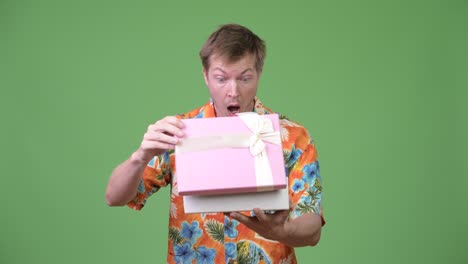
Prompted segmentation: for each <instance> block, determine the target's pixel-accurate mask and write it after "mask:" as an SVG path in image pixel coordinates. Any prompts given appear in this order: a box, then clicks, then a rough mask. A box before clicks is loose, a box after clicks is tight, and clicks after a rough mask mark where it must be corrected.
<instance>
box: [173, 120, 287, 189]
mask: <svg viewBox="0 0 468 264" xmlns="http://www.w3.org/2000/svg"><path fill="white" fill-rule="evenodd" d="M255 115H256V114H255ZM258 117H261V118H266V119H268V120H271V123H272V127H273V129H274V131H276V132H279V119H278V115H277V114H271V115H258ZM182 121H183V122H184V124H185V128H184V133H185V137H184V138H183V140H182V141H181V142H180V143H179V144H178V145H177V146H176V149H175V154H176V155H175V162H176V178H177V189H178V192H179V195H208V194H210V195H212V194H228V193H246V192H258V191H267V190H277V189H283V188H285V187H286V175H285V168H284V160H283V150H282V145H281V138H280V135H279V133H277V137H279V138H278V141H279V144H274V143H270V142H268V141H265V140H262V141H263V143H264V144H265V151H266V152H264V153H266V156H267V157H266V159H267V162H269V167H270V169H271V178H270V177H268V179H269V180H267V181H263V180H260V181H259V179H258V178H257V176H258V175H257V173H256V171H255V166H256V161H255V158H254V156H253V154H252V153H251V151H250V148H249V147H219V146H220V145H219V144H218V142H219V140H220V138H225V137H229V136H231V135H238V134H244V135H246V134H249V135H255V133H253V132H252V130H250V129H249V127H248V126H247V125H246V123H244V121H243V120H242V119H241V118H240V117H239V116H234V117H217V118H201V119H184V120H182ZM202 140H204V141H202ZM189 142H192V143H195V144H197V143H198V145H199V146H198V148H197V149H196V150H193V149H192V150H190V151H187V150H186V148H188V145H189ZM200 142H202V143H200ZM262 179H263V178H262Z"/></svg>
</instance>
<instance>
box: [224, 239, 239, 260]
mask: <svg viewBox="0 0 468 264" xmlns="http://www.w3.org/2000/svg"><path fill="white" fill-rule="evenodd" d="M224 249H225V252H224V253H225V256H226V261H225V262H226V263H228V262H229V260H230V259H236V258H237V249H236V244H234V243H226V244H225V245H224Z"/></svg>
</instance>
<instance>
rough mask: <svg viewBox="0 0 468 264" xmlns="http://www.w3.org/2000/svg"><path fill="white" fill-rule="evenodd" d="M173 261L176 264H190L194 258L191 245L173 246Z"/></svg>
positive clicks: (186, 243) (187, 243)
mask: <svg viewBox="0 0 468 264" xmlns="http://www.w3.org/2000/svg"><path fill="white" fill-rule="evenodd" d="M174 253H175V256H174V259H175V261H176V263H181V264H189V263H190V264H191V263H192V260H193V259H194V258H195V252H194V251H193V249H192V245H191V244H190V243H189V242H185V243H184V244H182V245H177V244H176V245H175V246H174Z"/></svg>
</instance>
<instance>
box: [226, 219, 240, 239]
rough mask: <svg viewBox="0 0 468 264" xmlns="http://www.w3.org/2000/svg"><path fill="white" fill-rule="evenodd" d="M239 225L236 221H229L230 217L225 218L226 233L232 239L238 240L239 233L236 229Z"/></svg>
mask: <svg viewBox="0 0 468 264" xmlns="http://www.w3.org/2000/svg"><path fill="white" fill-rule="evenodd" d="M238 225H239V222H238V221H237V220H234V219H229V217H227V216H226V217H224V233H225V234H226V235H227V236H228V237H230V238H236V237H237V234H238V231H237V229H236V227H237V226H238Z"/></svg>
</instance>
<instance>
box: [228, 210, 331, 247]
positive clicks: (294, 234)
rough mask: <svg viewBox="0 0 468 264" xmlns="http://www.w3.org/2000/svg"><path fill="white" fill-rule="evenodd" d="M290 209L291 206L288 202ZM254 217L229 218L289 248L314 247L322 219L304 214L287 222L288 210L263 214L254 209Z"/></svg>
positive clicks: (318, 237)
mask: <svg viewBox="0 0 468 264" xmlns="http://www.w3.org/2000/svg"><path fill="white" fill-rule="evenodd" d="M289 207H290V208H291V209H292V208H293V204H292V203H291V202H289ZM253 211H254V213H255V216H252V217H249V216H245V215H243V214H240V213H230V216H231V217H232V218H234V219H236V220H237V221H239V222H241V223H242V224H244V225H245V226H247V227H248V228H250V229H252V230H253V231H255V232H256V233H257V234H259V235H260V236H262V237H264V238H266V239H270V240H275V241H278V242H280V243H283V244H286V245H289V246H291V247H303V246H315V245H317V243H318V241H319V240H320V234H321V229H322V218H321V217H320V215H318V214H315V213H306V214H304V215H301V216H299V217H297V218H295V219H293V220H288V216H289V212H290V211H289V210H280V211H276V212H275V213H274V214H265V213H264V212H263V211H262V210H260V209H258V208H255V209H254V210H253Z"/></svg>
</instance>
